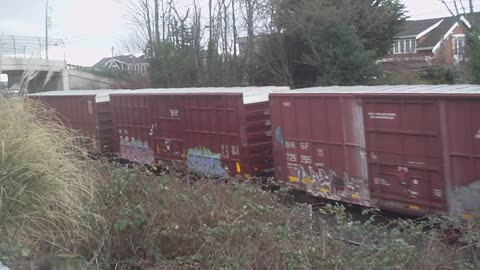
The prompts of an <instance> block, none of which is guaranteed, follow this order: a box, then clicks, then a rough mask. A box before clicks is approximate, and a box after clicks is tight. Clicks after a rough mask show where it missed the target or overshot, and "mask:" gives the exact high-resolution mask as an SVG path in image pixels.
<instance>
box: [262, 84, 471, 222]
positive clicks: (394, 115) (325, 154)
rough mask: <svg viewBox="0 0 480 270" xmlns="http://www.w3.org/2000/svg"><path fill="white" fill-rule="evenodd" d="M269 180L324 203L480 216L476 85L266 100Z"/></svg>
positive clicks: (341, 90) (311, 93)
mask: <svg viewBox="0 0 480 270" xmlns="http://www.w3.org/2000/svg"><path fill="white" fill-rule="evenodd" d="M270 107H271V112H272V128H273V132H274V133H275V135H274V161H275V170H276V175H277V178H278V179H279V180H280V181H282V182H284V183H288V184H289V185H293V186H294V188H296V189H301V190H306V191H307V192H309V193H311V194H313V195H315V196H320V197H324V198H328V199H332V200H338V201H343V202H349V203H355V204H360V205H365V206H376V207H380V208H383V209H390V210H394V211H399V212H405V213H413V214H420V215H422V214H431V213H450V214H452V215H460V216H463V217H465V218H473V217H477V218H478V217H480V118H479V117H478V116H479V115H480V86H468V85H460V86H395V87H393V86H375V87H363V86H358V87H323V88H312V89H304V90H298V91H292V92H290V93H277V94H272V95H271V97H270Z"/></svg>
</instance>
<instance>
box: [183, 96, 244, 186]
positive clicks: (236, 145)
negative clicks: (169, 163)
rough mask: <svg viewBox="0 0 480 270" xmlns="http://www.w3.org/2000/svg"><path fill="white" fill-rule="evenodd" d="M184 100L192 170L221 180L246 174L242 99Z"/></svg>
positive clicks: (189, 165)
mask: <svg viewBox="0 0 480 270" xmlns="http://www.w3.org/2000/svg"><path fill="white" fill-rule="evenodd" d="M183 99H184V110H183V114H184V120H183V121H184V127H185V152H186V159H187V166H188V168H189V170H190V171H192V172H196V173H203V174H208V175H213V176H217V177H227V176H229V175H230V176H234V175H236V174H238V172H239V171H240V172H242V169H241V166H242V165H241V164H240V162H241V160H240V157H241V155H242V152H241V150H242V149H241V148H242V140H241V132H240V126H241V117H240V111H241V108H242V106H243V101H242V96H241V95H240V94H236V95H199V94H190V95H185V96H184V97H183Z"/></svg>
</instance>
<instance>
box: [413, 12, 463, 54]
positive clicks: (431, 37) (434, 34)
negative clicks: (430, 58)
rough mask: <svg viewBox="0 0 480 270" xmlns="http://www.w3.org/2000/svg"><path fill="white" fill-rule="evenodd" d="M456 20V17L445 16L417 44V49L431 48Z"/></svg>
mask: <svg viewBox="0 0 480 270" xmlns="http://www.w3.org/2000/svg"><path fill="white" fill-rule="evenodd" d="M457 22H458V19H457V18H456V17H449V18H445V19H444V20H443V21H442V22H441V23H440V25H438V26H437V27H436V28H435V29H433V30H432V31H430V33H428V35H427V37H426V38H425V40H424V41H423V42H422V43H420V44H417V50H422V49H430V50H431V49H432V48H433V47H434V46H435V45H437V43H438V42H439V41H441V40H442V39H443V37H444V36H445V34H447V32H448V31H449V30H450V29H451V28H452V27H453V26H454V25H455V23H457Z"/></svg>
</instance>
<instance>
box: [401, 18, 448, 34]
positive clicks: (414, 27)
mask: <svg viewBox="0 0 480 270" xmlns="http://www.w3.org/2000/svg"><path fill="white" fill-rule="evenodd" d="M442 19H443V18H435V19H427V20H417V21H406V22H405V25H404V27H403V30H402V31H401V32H400V33H398V34H397V36H398V37H406V36H415V37H416V36H418V35H419V34H421V33H422V32H423V31H425V30H427V29H428V28H429V27H431V26H433V25H435V24H436V23H438V22H440V21H441V20H442Z"/></svg>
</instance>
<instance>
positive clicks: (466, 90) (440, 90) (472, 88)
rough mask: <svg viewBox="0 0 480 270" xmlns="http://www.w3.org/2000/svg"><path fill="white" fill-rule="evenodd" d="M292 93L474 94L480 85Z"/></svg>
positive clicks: (341, 88)
mask: <svg viewBox="0 0 480 270" xmlns="http://www.w3.org/2000/svg"><path fill="white" fill-rule="evenodd" d="M291 93H293V94H317V93H318V94H380V95H381V94H387V95H388V94H402V95H415V94H419V95H424V94H425V95H463V94H468V95H476V94H478V95H479V97H480V85H469V84H459V85H379V86H325V87H312V88H304V89H297V90H292V91H291Z"/></svg>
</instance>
